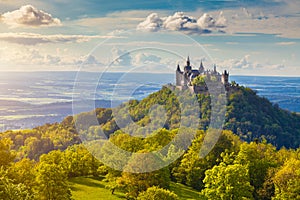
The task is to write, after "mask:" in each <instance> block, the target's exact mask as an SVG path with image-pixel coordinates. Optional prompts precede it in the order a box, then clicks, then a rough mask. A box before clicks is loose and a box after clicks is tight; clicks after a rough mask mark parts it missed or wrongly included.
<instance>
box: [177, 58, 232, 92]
mask: <svg viewBox="0 0 300 200" xmlns="http://www.w3.org/2000/svg"><path fill="white" fill-rule="evenodd" d="M198 76H203V77H205V78H207V79H208V80H212V78H213V79H214V80H215V81H217V82H219V83H222V84H223V85H224V86H225V88H227V87H228V85H229V83H228V79H229V73H228V72H227V71H226V70H225V71H224V72H223V73H222V74H220V73H219V72H217V68H216V65H214V69H213V70H209V69H208V70H205V68H204V66H203V63H202V61H201V63H200V67H199V69H193V68H192V66H191V63H190V58H189V57H188V58H187V61H186V66H184V69H183V71H181V69H180V66H179V64H178V65H177V70H176V87H177V88H179V89H185V88H190V89H191V90H193V92H195V93H199V92H201V91H207V90H208V89H207V86H206V85H205V84H204V85H194V84H193V80H194V79H195V78H196V77H198Z"/></svg>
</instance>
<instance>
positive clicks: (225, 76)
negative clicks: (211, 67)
mask: <svg viewBox="0 0 300 200" xmlns="http://www.w3.org/2000/svg"><path fill="white" fill-rule="evenodd" d="M228 79H229V72H227V71H226V70H225V71H224V73H223V74H222V83H223V84H224V85H227V84H228Z"/></svg>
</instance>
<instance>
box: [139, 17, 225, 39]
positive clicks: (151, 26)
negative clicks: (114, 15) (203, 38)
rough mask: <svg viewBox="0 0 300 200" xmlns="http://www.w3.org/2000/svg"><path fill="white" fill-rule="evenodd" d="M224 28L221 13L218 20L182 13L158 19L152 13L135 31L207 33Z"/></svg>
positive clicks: (223, 19)
mask: <svg viewBox="0 0 300 200" xmlns="http://www.w3.org/2000/svg"><path fill="white" fill-rule="evenodd" d="M225 26H226V19H225V17H224V16H223V13H222V12H221V13H220V14H219V17H218V19H214V18H213V17H212V16H210V15H209V14H207V13H204V14H203V15H202V16H201V17H200V18H199V19H196V18H195V17H192V16H188V15H186V14H184V13H183V12H176V13H174V15H171V16H168V17H163V18H161V17H159V16H158V14H157V13H152V14H150V15H148V16H147V17H146V19H145V20H144V21H143V22H141V23H140V24H138V26H137V30H145V31H152V32H153V31H159V30H162V29H165V30H172V31H183V32H185V33H198V34H201V33H209V32H212V31H214V30H217V31H219V30H221V29H222V28H224V27H225Z"/></svg>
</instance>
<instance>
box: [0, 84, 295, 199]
mask: <svg viewBox="0 0 300 200" xmlns="http://www.w3.org/2000/svg"><path fill="white" fill-rule="evenodd" d="M186 95H188V94H186ZM195 97H197V98H195ZM227 97H228V104H227V112H226V120H225V123H224V129H228V130H223V131H222V133H221V134H220V137H218V141H217V143H216V144H215V145H214V146H213V148H212V149H211V150H210V151H209V152H208V154H207V155H206V156H205V157H200V156H199V152H200V149H201V148H202V147H203V146H204V145H203V144H204V142H205V139H206V138H207V135H208V134H207V133H208V131H206V130H207V126H208V125H209V119H210V113H211V106H210V101H211V100H210V96H209V95H207V94H198V95H197V96H193V95H190V96H187V99H186V100H187V104H186V107H187V108H186V109H182V110H180V109H178V107H179V106H180V105H182V102H181V103H180V98H181V97H176V96H175V94H174V92H172V91H171V90H170V89H169V88H168V87H163V88H162V89H161V90H160V91H158V92H155V93H153V94H151V95H149V96H148V97H147V98H145V99H143V100H142V101H136V100H132V101H129V102H127V103H124V104H122V105H120V106H119V107H117V108H114V109H110V108H97V109H96V110H94V111H90V112H85V113H81V114H79V115H76V116H75V117H72V116H69V117H66V118H65V119H64V120H63V121H62V122H61V123H55V124H45V125H43V126H40V127H36V128H34V129H31V130H19V131H6V132H4V133H1V134H0V199H5V200H6V199H16V200H19V199H20V200H23V199H65V200H70V199H83V198H88V197H89V198H91V199H93V198H94V199H97V198H98V199H104V198H106V197H108V196H109V197H111V199H118V198H124V197H125V198H128V199H147V198H146V197H147V196H148V197H149V196H150V197H152V196H153V195H154V194H155V195H156V194H157V195H162V196H163V197H166V198H167V197H168V199H172V200H178V199H183V200H185V199H193V198H196V199H221V198H223V197H224V196H225V199H258V200H265V199H267V200H271V199H299V198H300V197H299V194H300V193H299V191H300V188H299V186H300V172H299V169H300V161H299V152H300V148H298V149H293V148H295V147H298V146H299V126H298V124H299V116H298V115H297V114H293V113H290V112H288V111H284V110H282V109H280V108H279V107H278V106H276V105H272V104H271V103H270V102H269V101H268V100H267V99H264V98H261V97H259V96H257V95H256V93H255V92H254V91H252V90H251V89H249V88H244V87H239V86H234V87H232V88H231V89H230V90H229V92H228V94H227ZM191 99H196V101H197V102H196V104H195V105H194V104H192V102H193V101H189V100H191ZM153 105H162V106H163V105H165V106H164V109H165V111H166V115H165V116H161V117H155V115H154V114H155V112H156V111H157V110H155V108H154V106H153ZM195 106H200V107H199V110H200V115H199V116H197V119H199V117H200V122H199V124H197V123H196V125H197V126H198V128H199V130H197V131H196V132H195V131H194V129H191V128H184V129H183V130H184V131H183V132H184V134H182V133H180V132H179V131H180V129H178V127H179V125H180V122H181V121H187V122H190V123H195V121H197V119H196V118H192V117H191V116H190V113H191V112H192V111H193V110H195ZM156 108H158V109H159V107H156ZM149 111H151V112H150V114H149ZM128 112H129V113H130V115H131V118H132V119H133V121H134V124H136V125H139V126H132V124H131V125H128V124H126V123H125V122H127V121H126V120H127V119H128V115H127V114H128ZM116 113H118V115H119V119H117V121H118V123H117V122H116V118H115V117H113V116H114V114H116ZM182 113H183V114H182ZM220 113H222V112H220ZM153 116H154V117H153ZM161 118H163V119H164V118H165V123H164V124H159V123H160V119H161ZM163 121H164V120H163ZM75 123H76V127H75ZM117 124H118V125H125V126H124V127H123V128H122V130H119V129H120V128H119V126H118V125H117ZM158 125H162V126H163V127H164V128H160V129H158V130H152V128H157V127H158ZM134 128H136V129H134ZM100 130H103V131H104V133H105V134H106V136H109V141H110V142H104V141H105V140H101V139H103V137H104V135H101V133H102V131H100ZM133 130H136V132H133V133H134V134H136V135H137V136H139V135H140V134H145V133H147V134H148V135H146V137H132V135H130V134H128V133H130V132H131V131H133ZM149 131H150V133H148V132H149ZM232 131H234V132H235V133H233V132H232ZM194 132H195V134H194ZM193 134H194V135H193ZM178 135H179V137H180V135H183V136H184V137H180V138H179V137H177V136H178ZM191 135H193V137H192V138H191V137H189V136H191ZM98 139H100V140H98ZM174 139H175V141H176V139H177V141H178V142H179V143H186V142H187V141H188V140H190V139H191V140H192V141H191V142H192V143H191V144H190V145H189V148H188V149H182V148H181V147H180V146H175V145H170V146H169V144H170V142H171V141H172V140H174ZM241 139H243V140H244V141H242V140H241ZM89 140H97V141H99V143H88V144H87V143H84V144H81V143H82V141H89ZM245 140H246V141H248V142H245ZM251 140H253V141H254V142H249V141H251ZM268 141H269V142H271V143H273V144H276V147H277V149H276V147H275V146H273V145H272V144H269V143H268ZM179 143H178V144H179ZM92 144H96V145H95V146H93V145H92ZM97 144H100V145H101V148H99V146H97ZM110 144H114V145H115V146H117V147H119V149H123V150H125V151H127V152H137V153H140V154H139V155H144V153H147V152H158V151H160V149H162V147H163V149H164V151H161V152H162V153H161V154H157V155H158V156H157V157H156V156H155V157H153V158H155V159H157V160H153V159H152V158H151V157H150V159H149V158H148V159H146V160H144V159H143V157H136V158H137V159H133V158H129V159H127V157H124V155H125V154H122V152H120V151H114V149H112V148H111V147H112V146H111V145H110ZM282 146H285V147H287V148H290V149H285V148H282V149H280V150H278V149H279V147H282ZM164 147H167V148H164ZM92 153H94V154H92ZM98 155H102V156H106V157H97V156H98ZM107 155H108V156H107ZM177 155H178V157H176V156H177ZM95 156H96V157H95ZM125 156H126V155H125ZM174 156H175V157H176V159H174V160H172V158H174ZM97 158H98V159H97ZM124 158H125V159H124ZM131 159H132V160H131ZM170 159H171V160H170ZM107 161H108V162H110V163H109V164H107ZM153 161H154V162H153ZM156 161H158V162H156ZM169 161H170V163H169ZM111 163H117V165H113V167H112V166H111V165H110V164H111ZM157 163H167V165H164V166H162V167H160V168H158V169H155V170H154V171H153V170H147V171H146V172H144V171H143V172H141V173H130V172H128V171H120V170H119V168H115V166H124V167H126V168H123V169H128V170H131V169H140V168H143V169H149V166H154V165H155V166H156V165H157ZM153 164H154V165H153ZM108 165H109V166H108ZM135 172H136V171H135ZM85 177H89V178H85ZM191 188H193V190H192V189H191ZM196 196H197V197H198V196H199V198H197V197H196ZM232 196H235V198H232ZM154 199H155V200H159V199H163V198H161V197H155V198H154Z"/></svg>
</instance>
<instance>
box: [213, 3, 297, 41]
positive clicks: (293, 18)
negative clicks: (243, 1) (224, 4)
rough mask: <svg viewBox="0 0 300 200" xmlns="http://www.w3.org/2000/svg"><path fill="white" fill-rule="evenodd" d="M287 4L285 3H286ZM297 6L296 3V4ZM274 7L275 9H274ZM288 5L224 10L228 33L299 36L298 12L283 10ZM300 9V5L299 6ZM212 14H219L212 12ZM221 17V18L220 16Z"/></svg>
mask: <svg viewBox="0 0 300 200" xmlns="http://www.w3.org/2000/svg"><path fill="white" fill-rule="evenodd" d="M284 5H285V4H284ZM295 6H296V5H295ZM273 8H274V9H273ZM285 8H286V7H284V6H281V7H272V9H270V8H262V7H259V8H258V7H254V8H248V9H246V8H241V9H227V10H223V13H222V15H223V16H225V17H226V19H230V20H228V21H226V27H224V30H225V31H226V33H231V34H234V33H263V34H276V35H278V36H280V37H286V38H299V36H300V35H299V30H300V18H299V15H298V14H293V13H287V12H283V10H285ZM298 10H299V7H298ZM211 14H217V13H216V12H212V13H211ZM220 19H221V18H220Z"/></svg>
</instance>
